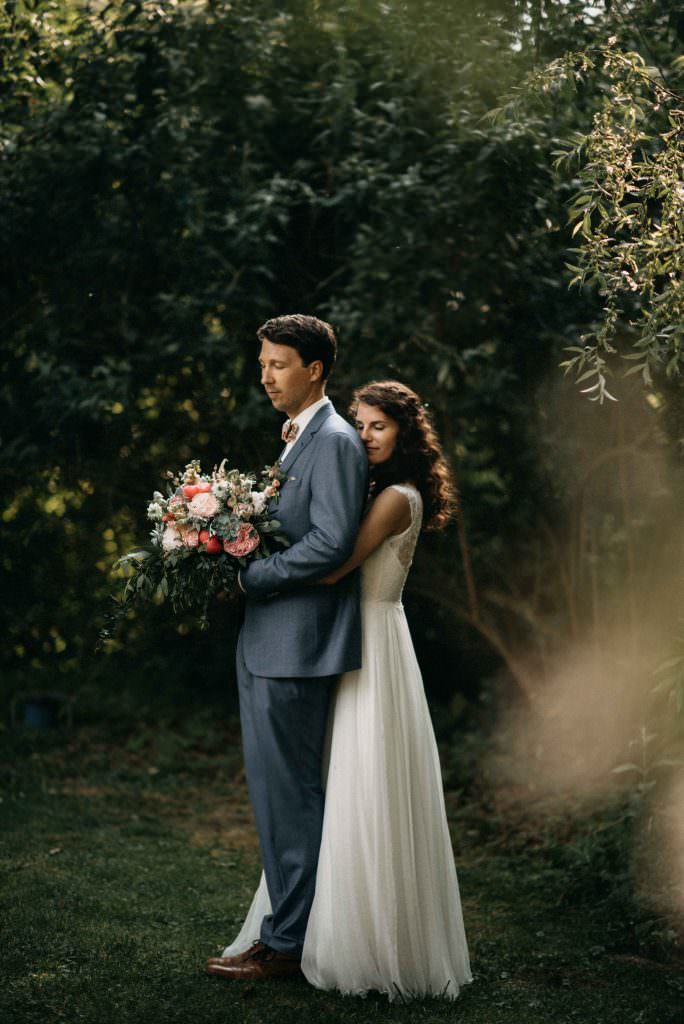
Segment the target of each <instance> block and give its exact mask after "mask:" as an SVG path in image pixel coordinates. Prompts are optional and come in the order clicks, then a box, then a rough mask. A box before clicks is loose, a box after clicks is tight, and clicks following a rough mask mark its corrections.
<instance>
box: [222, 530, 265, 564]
mask: <svg viewBox="0 0 684 1024" xmlns="http://www.w3.org/2000/svg"><path fill="white" fill-rule="evenodd" d="M259 539H260V538H259V534H258V532H257V531H256V530H255V529H254V527H253V526H252V524H251V523H241V525H240V527H239V528H238V535H237V537H236V538H235V540H224V542H223V550H224V551H226V552H227V553H228V554H229V555H235V557H236V558H243V557H244V556H245V555H249V554H250V553H251V552H252V551H254V549H255V548H257V547H259Z"/></svg>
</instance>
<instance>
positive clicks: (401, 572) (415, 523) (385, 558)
mask: <svg viewBox="0 0 684 1024" xmlns="http://www.w3.org/2000/svg"><path fill="white" fill-rule="evenodd" d="M391 487H392V488H393V489H394V490H396V491H399V492H400V493H401V494H404V495H405V496H406V497H407V498H408V502H409V505H410V508H411V522H410V524H409V526H408V527H407V528H406V529H405V530H404V531H403V533H398V534H396V535H395V536H394V537H387V539H386V540H384V541H383V542H382V544H381V545H380V547H379V548H377V549H376V550H375V551H374V552H373V554H372V555H370V556H369V557H368V558H367V559H366V561H365V562H364V563H363V566H362V568H361V588H362V590H361V592H362V600H363V601H390V602H392V603H396V602H398V601H401V595H402V592H403V589H404V584H405V583H406V577H407V576H408V572H409V569H410V568H411V562H412V561H413V552H414V551H415V549H416V543H417V541H418V534H419V533H420V527H421V523H422V519H423V499H422V498H421V496H420V492H419V491H418V490H417V489H416V488H415V487H414V486H413V484H391Z"/></svg>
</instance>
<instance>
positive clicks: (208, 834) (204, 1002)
mask: <svg viewBox="0 0 684 1024" xmlns="http://www.w3.org/2000/svg"><path fill="white" fill-rule="evenodd" d="M223 717H224V720H223V721H222V715H221V712H220V711H219V710H217V709H216V708H213V709H211V710H205V711H202V712H193V713H191V714H190V713H189V714H188V715H185V716H182V717H181V718H180V719H179V718H178V716H177V717H176V718H175V719H174V718H172V717H167V718H164V719H162V720H157V721H155V722H154V725H153V726H152V725H150V724H148V725H145V724H140V722H139V723H138V724H137V725H136V726H132V725H131V724H130V722H127V721H125V720H123V719H122V720H120V721H118V722H111V721H108V722H106V723H104V724H102V725H96V724H94V723H90V724H88V723H82V724H81V725H79V726H78V727H77V728H76V729H75V730H74V731H72V732H69V733H67V732H55V733H41V734H39V733H24V734H21V733H17V732H13V731H11V730H5V732H4V733H3V735H2V737H0V738H1V740H2V744H3V747H4V754H5V755H6V756H5V757H4V758H3V760H4V762H5V763H4V767H3V773H2V779H3V793H2V804H1V805H0V817H1V820H2V829H1V833H0V843H1V857H2V876H3V886H2V896H1V904H0V915H1V926H0V927H1V928H2V956H1V962H2V970H3V975H4V983H3V985H2V987H1V989H0V1020H2V1021H3V1022H7V1024H9V1022H11V1024H28V1022H36V1024H38V1022H40V1024H43V1022H45V1021H52V1020H65V1021H70V1022H72V1021H73V1022H77V1021H88V1022H93V1024H95V1022H97V1024H107V1022H109V1021H112V1022H114V1021H116V1022H117V1024H125V1022H128V1021H130V1022H136V1024H142V1022H148V1021H149V1022H168V1021H178V1022H181V1021H182V1022H192V1024H205V1022H206V1024H213V1022H216V1024H218V1022H220V1024H227V1022H230V1024H232V1022H243V1021H244V1022H245V1024H247V1022H250V1024H252V1022H254V1024H257V1022H259V1024H260V1022H270V1021H273V1022H275V1021H278V1022H279V1024H280V1022H282V1024H286V1022H288V1021H295V1020H296V1021H300V1020H302V1019H303V1018H304V1016H305V1015H306V1016H307V1017H308V1018H309V1019H311V1020H313V1019H316V1018H318V1017H320V1018H322V1019H324V1020H326V1021H330V1022H335V1021H340V1022H341V1021H345V1022H348V1021H357V1020H358V1021H365V1020H372V1021H397V1022H399V1021H425V1022H429V1021H435V1022H438V1021H451V1020H458V1021H462V1022H463V1024H485V1022H486V1024H537V1022H538V1024H564V1022H575V1021H576V1022H580V1024H613V1022H615V1024H618V1022H619V1024H624V1022H630V1024H684V975H683V972H682V965H681V964H679V965H678V964H676V963H673V962H672V961H668V959H667V958H666V957H663V958H661V959H653V958H651V957H649V956H645V955H644V954H643V950H639V949H638V947H635V946H634V944H633V943H631V942H630V939H629V936H630V935H631V934H632V932H631V930H630V929H631V925H630V922H629V921H625V920H623V919H620V918H619V917H618V916H616V914H615V912H614V911H613V912H612V913H611V912H609V910H608V909H607V908H606V907H605V905H603V904H599V905H598V906H593V907H592V906H591V905H587V904H586V903H584V904H577V903H576V904H575V905H574V906H573V905H572V902H569V901H568V900H567V898H566V888H567V881H568V879H567V874H564V873H563V871H561V870H555V869H554V868H553V865H552V864H550V862H549V859H548V857H545V856H543V855H542V854H539V855H537V854H536V853H535V851H534V848H531V849H527V850H526V848H525V844H521V843H520V842H516V841H515V839H514V840H513V841H512V842H511V841H510V830H508V831H507V828H506V825H505V823H504V822H502V821H501V819H500V817H499V816H497V815H496V814H494V813H493V812H491V811H487V809H486V808H484V807H483V806H482V805H479V804H478V803H477V802H475V801H473V800H471V801H469V802H468V801H466V800H465V799H464V798H463V797H462V796H460V795H459V793H458V792H450V793H448V794H447V799H448V806H449V813H450V816H451V824H452V826H453V838H454V847H455V850H456V861H457V867H458V871H459V879H460V884H461V894H462V898H463V905H464V914H465V921H466V929H467V933H468V939H469V944H470V952H471V960H472V967H473V973H474V982H473V984H472V985H469V986H467V987H466V988H465V989H464V990H463V991H462V993H461V995H460V997H459V999H458V1000H456V1002H453V1003H451V1002H446V1001H441V1000H437V999H427V1000H421V1001H414V1002H411V1003H409V1004H405V1005H402V1004H400V1003H396V1002H395V1003H393V1004H389V1003H388V1001H387V999H386V998H385V997H382V996H369V997H368V998H366V999H359V998H348V997H347V998H344V997H342V996H338V995H335V994H332V993H324V992H318V991H316V990H315V989H313V988H311V987H309V986H308V985H307V984H306V983H305V982H298V981H287V982H283V983H280V984H276V983H261V984H254V983H252V984H250V983H235V982H233V983H230V982H225V981H223V980H221V979H216V978H209V977H206V976H205V975H204V973H203V964H204V960H205V958H206V957H207V956H210V955H214V954H216V953H217V952H218V951H219V950H220V949H221V948H222V946H223V945H224V943H225V942H227V941H229V940H230V939H232V937H233V936H234V933H235V932H236V931H237V929H238V927H239V924H240V922H241V920H242V917H243V915H244V913H245V911H246V909H247V907H248V905H249V901H250V899H251V895H252V892H253V889H254V887H255V885H256V882H257V879H258V875H259V872H260V864H259V856H258V850H257V846H256V837H255V833H254V828H253V823H252V818H251V813H250V810H249V806H248V803H247V798H246V790H245V785H244V780H243V778H242V772H241V753H240V744H239V734H238V728H237V721H236V719H235V718H234V717H233V716H223Z"/></svg>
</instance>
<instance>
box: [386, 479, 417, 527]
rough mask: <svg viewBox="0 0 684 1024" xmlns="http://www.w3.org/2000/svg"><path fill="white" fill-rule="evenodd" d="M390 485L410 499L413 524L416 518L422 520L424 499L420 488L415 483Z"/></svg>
mask: <svg viewBox="0 0 684 1024" xmlns="http://www.w3.org/2000/svg"><path fill="white" fill-rule="evenodd" d="M390 487H392V488H393V489H394V490H395V491H399V493H400V494H403V495H404V497H405V498H407V499H408V503H409V507H410V509H411V524H412V525H413V524H414V523H415V522H416V520H417V521H418V522H420V521H421V520H422V517H423V499H422V497H421V494H420V491H419V490H418V488H417V487H414V486H413V484H390Z"/></svg>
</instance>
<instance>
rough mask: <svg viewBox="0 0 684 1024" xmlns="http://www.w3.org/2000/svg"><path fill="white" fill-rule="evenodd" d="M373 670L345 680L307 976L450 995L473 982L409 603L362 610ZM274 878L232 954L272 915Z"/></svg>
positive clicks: (333, 724)
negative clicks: (407, 613) (406, 609)
mask: <svg viewBox="0 0 684 1024" xmlns="http://www.w3.org/2000/svg"><path fill="white" fill-rule="evenodd" d="M363 623H364V627H363V633H364V653H363V668H361V669H359V670H357V671H355V672H348V673H346V674H345V675H343V676H342V678H341V679H340V683H339V686H338V689H337V692H336V695H335V697H334V699H333V704H332V707H331V715H330V729H329V733H328V741H329V759H328V766H327V779H326V798H325V816H324V821H323V836H322V841H321V850H320V857H319V862H318V871H317V875H316V892H315V896H314V902H313V906H312V908H311V915H310V917H309V922H308V925H307V931H306V938H305V941H304V951H303V956H302V970H303V972H304V975H305V977H306V978H307V980H308V981H309V982H310V983H311V984H312V985H314V986H316V987H317V988H321V989H337V990H339V991H340V992H342V993H345V994H356V995H364V994H365V993H366V992H368V991H370V990H374V991H379V992H384V993H386V994H387V995H388V996H389V998H390V999H394V998H396V997H397V996H402V997H410V996H418V995H441V996H444V997H446V998H451V999H454V998H456V996H457V995H458V992H459V989H460V987H461V985H464V984H466V983H467V982H469V981H472V975H471V971H470V962H469V957H468V947H467V942H466V936H465V929H464V925H463V914H462V910H461V900H460V894H459V888H458V879H457V875H456V868H455V865H454V858H453V853H452V848H451V841H450V837H449V831H448V827H447V819H446V812H445V807H444V796H443V792H442V776H441V770H440V764H439V755H438V751H437V745H436V742H435V737H434V732H433V728H432V722H431V719H430V713H429V709H428V705H427V701H426V699H425V693H424V690H423V682H422V678H421V674H420V669H419V666H418V662H417V660H416V657H415V652H414V650H413V644H412V641H411V636H410V633H409V629H408V625H407V622H406V617H405V615H404V609H403V607H402V605H401V604H400V603H398V602H397V603H394V602H378V601H368V602H364V606H363ZM270 909H271V908H270V902H269V898H268V890H267V887H266V883H265V879H264V876H263V875H262V878H261V882H260V885H259V888H258V890H257V893H256V895H255V897H254V900H253V902H252V906H251V907H250V910H249V913H248V915H247V918H246V920H245V922H244V925H243V927H242V930H241V931H240V934H239V935H238V936H237V938H236V940H235V941H234V942H233V943H232V944H231V945H230V946H229V947H227V949H226V950H225V951H224V954H225V955H226V956H230V955H232V954H235V953H237V952H240V951H242V950H243V949H246V948H247V946H249V944H250V943H251V942H252V941H254V939H256V938H258V937H259V929H260V926H261V920H262V918H263V917H264V915H265V914H268V913H270Z"/></svg>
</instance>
